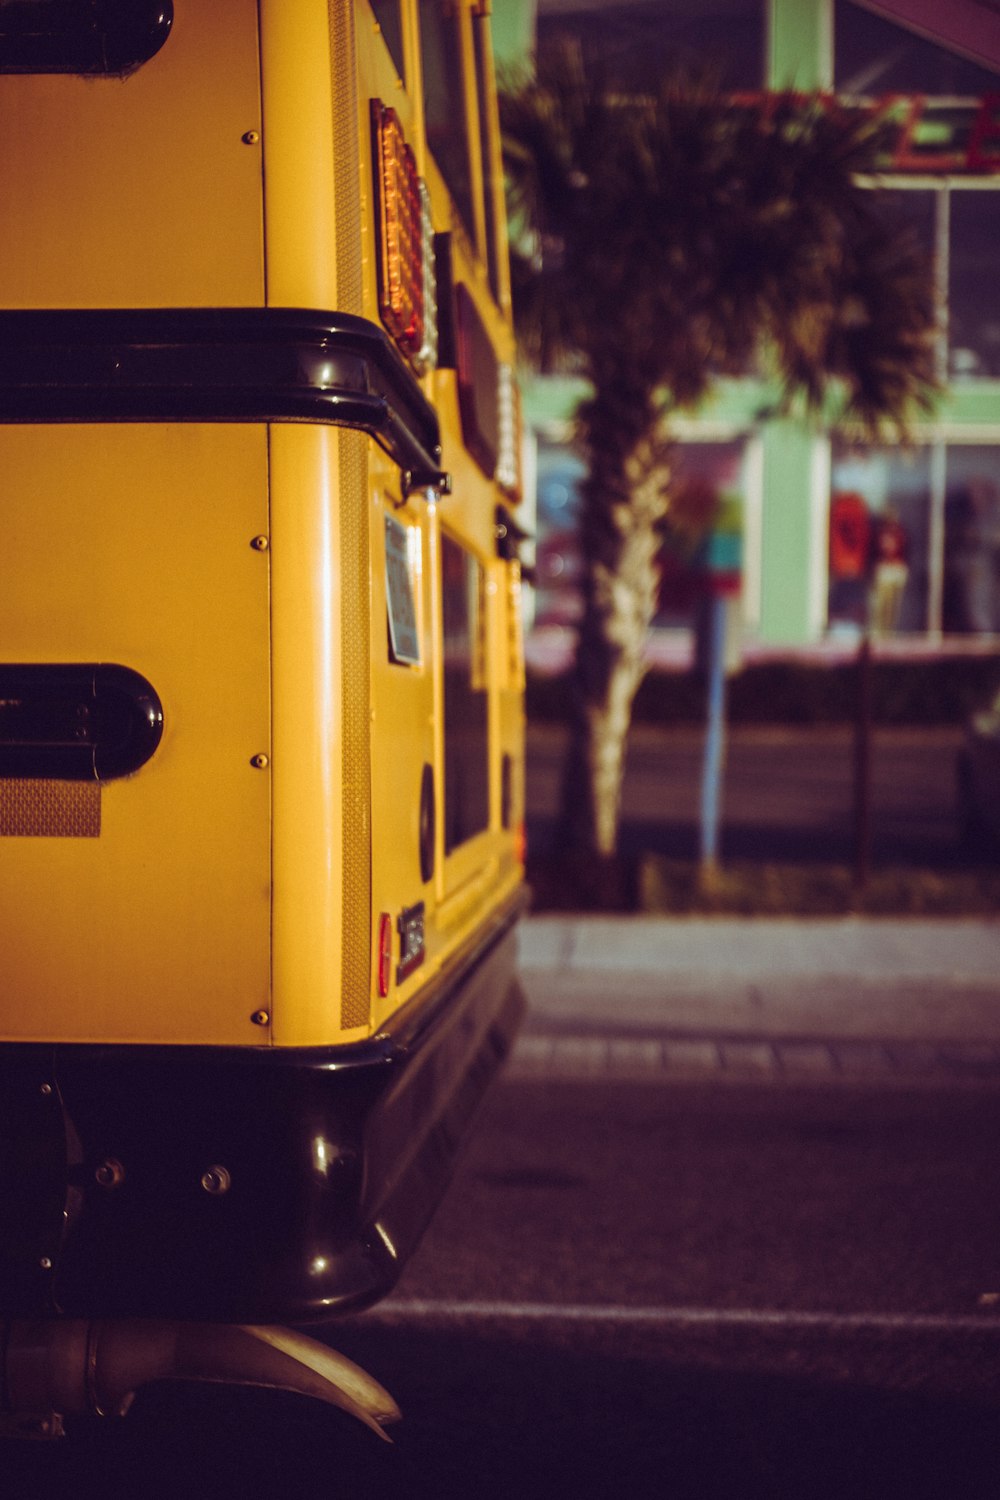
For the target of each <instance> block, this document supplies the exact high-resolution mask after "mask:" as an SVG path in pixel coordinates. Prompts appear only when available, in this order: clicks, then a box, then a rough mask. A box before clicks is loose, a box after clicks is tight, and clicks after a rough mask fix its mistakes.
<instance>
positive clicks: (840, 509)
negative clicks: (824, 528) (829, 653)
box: [829, 448, 931, 632]
mask: <svg viewBox="0 0 1000 1500" xmlns="http://www.w3.org/2000/svg"><path fill="white" fill-rule="evenodd" d="M930 516H931V475H930V450H929V449H927V448H918V449H915V450H913V451H912V452H904V451H903V450H901V449H898V448H872V449H864V450H858V449H851V448H836V449H835V450H834V455H833V471H832V482H831V494H830V552H829V559H830V576H829V623H830V626H831V628H832V629H834V630H836V629H838V628H844V627H845V626H846V627H853V628H860V627H863V626H865V625H871V627H872V628H873V629H876V630H878V631H880V632H886V631H894V630H902V631H909V630H916V631H923V630H926V629H927V628H928V625H929V621H928V599H929V591H930V569H929V546H930Z"/></svg>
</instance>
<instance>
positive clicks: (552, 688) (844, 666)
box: [527, 656, 1000, 726]
mask: <svg viewBox="0 0 1000 1500" xmlns="http://www.w3.org/2000/svg"><path fill="white" fill-rule="evenodd" d="M858 683H859V674H858V667H857V665H856V663H854V662H848V663H839V664H836V665H830V666H826V665H817V664H813V663H806V662H798V661H788V662H762V663H757V664H754V665H751V666H747V667H745V668H744V669H743V670H742V671H741V672H738V673H737V674H736V675H735V676H733V677H731V678H730V680H729V690H728V715H729V721H730V723H732V724H844V723H850V722H852V720H853V719H854V718H855V717H856V715H857V712H858ZM998 688H1000V656H974V657H973V656H954V657H948V656H940V657H935V658H932V659H930V660H924V661H876V662H873V663H872V667H871V691H872V713H873V717H874V720H875V722H876V723H879V724H896V725H901V726H902V725H946V724H960V723H961V722H962V721H963V720H964V719H965V718H967V717H968V715H969V714H970V713H972V712H974V711H975V710H976V709H978V708H982V707H984V706H985V705H986V704H987V703H988V702H989V701H990V700H991V698H992V697H993V696H994V695H995V693H996V692H997V690H998ZM570 702H571V694H570V684H569V678H568V676H565V675H563V676H559V677H545V676H541V675H536V674H534V673H529V676H528V684H527V705H528V717H529V718H530V719H532V720H534V721H536V722H539V723H561V722H565V721H566V720H567V719H568V718H569V713H570ZM704 717H705V687H704V683H703V681H702V680H701V679H700V678H699V677H698V675H697V674H696V673H695V672H651V673H650V674H649V676H648V677H647V678H646V679H645V681H644V682H643V684H642V686H641V687H640V689H639V693H638V696H637V698H636V702H635V709H634V713H633V718H634V720H635V722H636V723H642V724H665V725H669V724H677V725H690V724H701V723H702V722H703V721H704Z"/></svg>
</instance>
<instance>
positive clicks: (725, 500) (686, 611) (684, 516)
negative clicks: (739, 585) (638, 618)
mask: <svg viewBox="0 0 1000 1500" xmlns="http://www.w3.org/2000/svg"><path fill="white" fill-rule="evenodd" d="M743 450H744V442H743V439H742V438H733V439H730V440H728V441H725V442H711V443H679V444H678V445H677V447H676V448H675V449H674V450H673V476H672V481H671V482H672V491H671V500H670V512H669V515H668V517H667V526H666V529H665V536H664V544H663V548H662V550H661V552H660V569H661V572H660V595H659V600H658V604H657V613H656V620H655V623H656V624H657V625H659V626H661V627H664V628H666V629H678V628H681V627H684V626H687V625H690V624H691V623H692V621H693V619H694V618H695V615H696V612H697V610H698V606H699V601H700V599H701V598H702V597H703V596H704V595H705V593H706V576H705V575H706V569H708V570H710V571H711V572H712V573H715V574H730V575H732V574H735V575H739V573H740V571H741V566H742V535H743V499H744V481H743Z"/></svg>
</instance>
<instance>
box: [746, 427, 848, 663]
mask: <svg viewBox="0 0 1000 1500" xmlns="http://www.w3.org/2000/svg"><path fill="white" fill-rule="evenodd" d="M761 441H762V443H763V449H764V455H763V457H764V462H763V475H762V479H763V505H762V515H761V541H760V570H761V577H760V623H759V626H758V632H757V633H758V636H759V638H760V640H762V641H771V642H774V643H775V644H776V645H787V646H794V645H805V644H807V643H808V642H810V641H815V640H816V639H818V637H819V636H820V635H821V634H822V632H823V629H824V627H825V625H826V594H827V556H828V542H827V537H828V528H829V520H828V518H829V509H830V442H829V439H828V438H827V437H826V435H825V434H823V433H818V432H815V431H813V430H811V429H810V428H808V427H806V426H805V425H804V424H802V423H799V422H795V421H792V420H787V421H773V422H769V423H768V424H767V426H766V427H765V428H764V429H763V431H762V433H761Z"/></svg>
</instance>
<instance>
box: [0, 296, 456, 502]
mask: <svg viewBox="0 0 1000 1500" xmlns="http://www.w3.org/2000/svg"><path fill="white" fill-rule="evenodd" d="M0 422H4V423H28V422H315V423H329V424H333V425H335V426H340V427H351V428H356V429H360V430H361V431H363V432H367V433H368V434H369V435H370V436H371V437H373V438H374V439H375V441H376V442H378V443H379V444H380V445H381V447H383V448H384V449H385V451H386V452H387V453H388V454H389V456H390V457H391V458H392V459H393V460H394V462H395V463H396V464H398V466H399V468H400V469H401V470H402V472H403V475H404V486H405V488H406V489H407V491H410V490H414V489H419V488H431V489H442V488H444V487H445V485H446V476H444V475H442V473H441V470H440V457H441V451H440V430H439V427H438V420H437V414H436V413H435V411H434V408H433V406H431V404H430V402H429V401H428V400H427V399H426V397H425V396H424V394H423V392H422V391H421V390H420V388H419V386H418V385H417V383H416V381H415V379H414V377H413V375H412V374H411V372H410V370H409V368H408V366H407V365H406V364H405V362H404V361H403V359H402V358H401V357H400V355H399V354H398V353H397V352H396V350H395V348H394V347H393V344H392V341H391V340H390V338H389V337H388V335H387V334H386V333H385V332H384V331H383V330H382V329H381V328H379V327H378V326H377V325H376V324H374V323H372V322H370V321H369V320H368V319H366V318H358V317H354V316H352V315H351V314H349V313H338V312H319V311H313V310H310V309H299V308H285V307H254V308H132V309H121V308H100V309H91V308H87V309H51V310H49V309H44V310H43V309H28V310H20V309H18V310H7V311H0Z"/></svg>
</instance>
